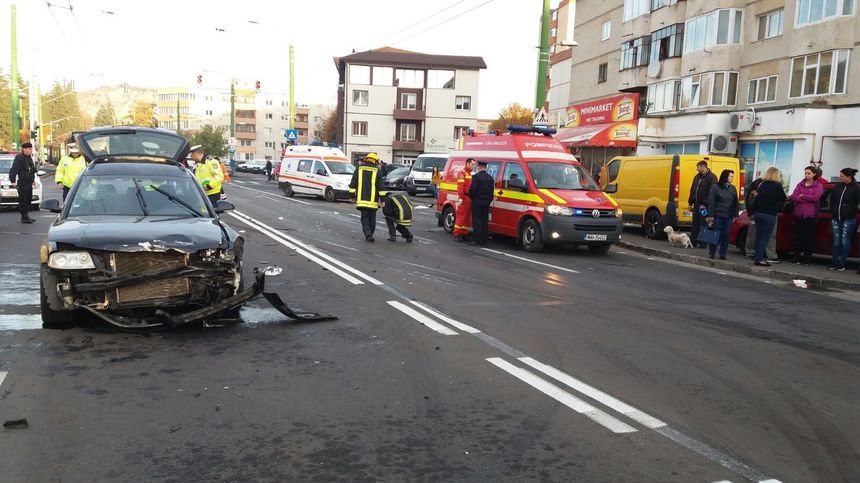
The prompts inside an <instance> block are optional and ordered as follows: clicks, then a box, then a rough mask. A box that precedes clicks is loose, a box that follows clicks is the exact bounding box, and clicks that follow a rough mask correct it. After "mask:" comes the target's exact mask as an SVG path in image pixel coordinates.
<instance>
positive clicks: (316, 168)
mask: <svg viewBox="0 0 860 483" xmlns="http://www.w3.org/2000/svg"><path fill="white" fill-rule="evenodd" d="M354 171H355V166H353V165H352V163H350V162H349V159H347V157H346V155H344V154H343V151H341V150H340V149H339V148H333V147H328V146H308V145H302V146H289V147H287V151H286V153H285V154H284V159H283V161H281V165H280V169H279V171H278V172H277V173H276V176H277V177H278V188H279V189H280V190H281V191H283V192H284V196H293V195H295V194H296V193H299V194H307V195H313V196H320V197H322V198H323V199H324V200H326V201H329V202H332V201H336V200H338V199H344V198H349V182H350V181H351V180H352V173H353V172H354Z"/></svg>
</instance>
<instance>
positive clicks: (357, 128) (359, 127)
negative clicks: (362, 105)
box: [352, 121, 367, 136]
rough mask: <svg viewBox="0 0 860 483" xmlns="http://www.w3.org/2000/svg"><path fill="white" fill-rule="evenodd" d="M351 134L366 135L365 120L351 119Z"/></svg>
mask: <svg viewBox="0 0 860 483" xmlns="http://www.w3.org/2000/svg"><path fill="white" fill-rule="evenodd" d="M352 135H353V136H367V121H352Z"/></svg>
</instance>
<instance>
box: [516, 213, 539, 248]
mask: <svg viewBox="0 0 860 483" xmlns="http://www.w3.org/2000/svg"><path fill="white" fill-rule="evenodd" d="M520 245H522V247H523V250H525V251H527V252H539V251H541V250H543V239H542V238H541V233H540V225H538V223H537V222H536V221H535V220H526V222H525V223H523V226H522V228H520Z"/></svg>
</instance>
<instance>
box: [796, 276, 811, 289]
mask: <svg viewBox="0 0 860 483" xmlns="http://www.w3.org/2000/svg"><path fill="white" fill-rule="evenodd" d="M792 281H793V282H794V286H795V287H797V288H809V285H808V284H807V283H806V280H803V279H800V278H796V279H794V280H792Z"/></svg>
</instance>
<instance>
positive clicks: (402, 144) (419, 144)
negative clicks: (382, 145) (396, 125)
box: [391, 139, 424, 151]
mask: <svg viewBox="0 0 860 483" xmlns="http://www.w3.org/2000/svg"><path fill="white" fill-rule="evenodd" d="M391 147H392V148H393V149H394V150H395V151H424V141H400V140H397V139H395V140H394V142H393V143H392V144H391Z"/></svg>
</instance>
